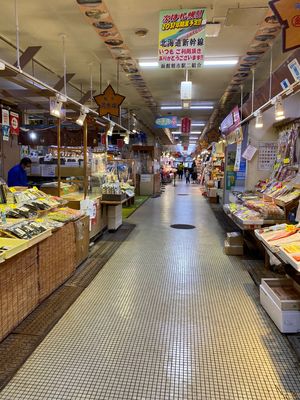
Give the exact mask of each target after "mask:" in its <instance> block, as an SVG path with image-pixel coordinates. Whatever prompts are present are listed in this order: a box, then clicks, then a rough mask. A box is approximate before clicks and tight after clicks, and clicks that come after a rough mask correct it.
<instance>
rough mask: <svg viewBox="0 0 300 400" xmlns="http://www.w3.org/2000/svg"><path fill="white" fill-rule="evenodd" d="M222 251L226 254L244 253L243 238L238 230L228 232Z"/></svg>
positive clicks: (238, 254) (239, 254)
mask: <svg viewBox="0 0 300 400" xmlns="http://www.w3.org/2000/svg"><path fill="white" fill-rule="evenodd" d="M224 252H225V254H227V255H228V256H242V255H243V254H244V238H243V236H242V235H241V233H240V232H228V233H227V238H226V239H225V242H224Z"/></svg>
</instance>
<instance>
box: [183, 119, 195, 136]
mask: <svg viewBox="0 0 300 400" xmlns="http://www.w3.org/2000/svg"><path fill="white" fill-rule="evenodd" d="M191 126H192V121H191V119H190V118H187V117H185V118H182V120H181V133H183V134H189V133H190V132H191Z"/></svg>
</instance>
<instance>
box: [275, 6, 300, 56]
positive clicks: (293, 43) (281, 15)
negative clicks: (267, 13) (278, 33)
mask: <svg viewBox="0 0 300 400" xmlns="http://www.w3.org/2000/svg"><path fill="white" fill-rule="evenodd" d="M269 5H270V7H271V9H272V11H273V12H274V14H275V15H276V17H277V19H278V21H279V22H280V24H281V26H282V28H283V29H282V35H283V40H282V47H283V52H287V51H290V50H295V49H297V48H298V47H300V3H299V0H272V1H269Z"/></svg>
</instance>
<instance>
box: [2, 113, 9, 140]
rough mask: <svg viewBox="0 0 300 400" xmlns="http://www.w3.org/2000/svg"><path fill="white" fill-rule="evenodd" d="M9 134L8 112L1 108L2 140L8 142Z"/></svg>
mask: <svg viewBox="0 0 300 400" xmlns="http://www.w3.org/2000/svg"><path fill="white" fill-rule="evenodd" d="M9 133H10V125H9V111H8V110H6V109H5V108H2V135H3V140H4V141H5V142H8V140H9Z"/></svg>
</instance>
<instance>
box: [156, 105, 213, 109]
mask: <svg viewBox="0 0 300 400" xmlns="http://www.w3.org/2000/svg"><path fill="white" fill-rule="evenodd" d="M213 108H214V106H191V110H212V109H213ZM160 109H161V110H182V107H181V106H161V107H160Z"/></svg>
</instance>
